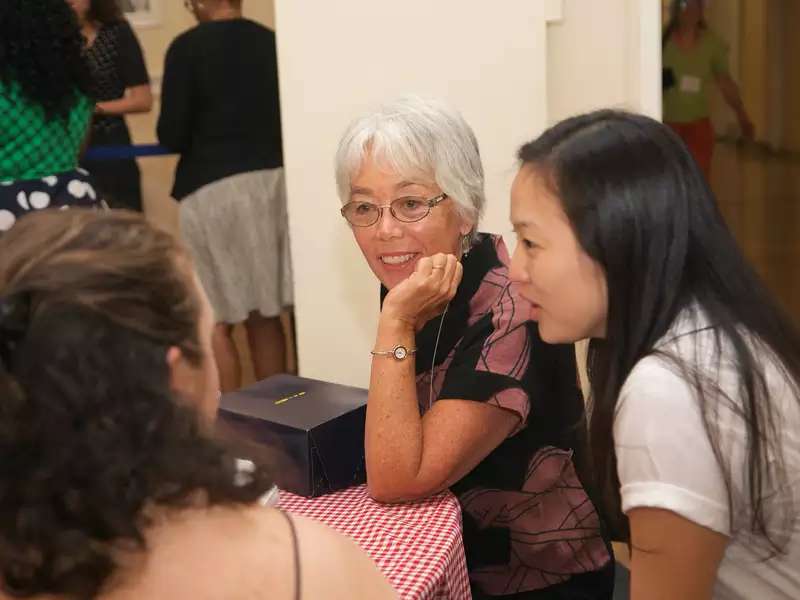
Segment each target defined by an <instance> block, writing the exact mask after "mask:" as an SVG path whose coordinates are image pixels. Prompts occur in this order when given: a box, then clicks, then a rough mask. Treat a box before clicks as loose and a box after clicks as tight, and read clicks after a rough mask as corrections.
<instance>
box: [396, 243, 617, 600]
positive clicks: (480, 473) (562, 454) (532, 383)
mask: <svg viewBox="0 0 800 600" xmlns="http://www.w3.org/2000/svg"><path fill="white" fill-rule="evenodd" d="M508 264H509V257H508V251H507V250H506V247H505V244H504V243H503V241H502V238H500V237H499V236H490V235H486V234H481V235H479V236H478V239H477V240H476V242H475V244H474V245H473V247H472V249H471V251H470V252H469V254H468V255H467V256H466V257H465V258H464V259H463V266H464V277H463V280H462V282H461V284H460V286H459V288H458V292H457V294H456V296H455V297H454V298H453V300H452V301H451V303H450V306H449V309H448V311H447V313H446V315H445V317H444V323H443V324H442V329H441V335H440V339H439V345H438V349H437V352H436V357H435V359H434V356H433V351H434V346H435V342H436V336H437V333H438V331H439V325H440V318H439V317H437V318H435V319H432V320H431V321H429V322H428V323H427V324H426V325H425V327H423V329H422V330H421V331H420V332H419V333H418V334H417V347H418V352H417V357H416V369H417V394H418V398H419V403H420V411H421V412H423V413H424V412H425V411H426V410H428V408H430V403H431V402H435V401H436V400H437V399H439V398H453V399H465V400H472V401H475V402H490V403H492V404H495V405H496V406H499V407H501V408H504V409H506V410H510V411H512V412H514V413H516V414H518V415H519V418H520V424H519V427H518V428H517V429H516V430H515V431H514V432H512V434H511V435H510V436H509V437H508V438H507V439H506V440H505V441H504V442H503V443H502V444H500V446H498V447H497V448H496V449H495V450H494V451H493V452H492V453H491V454H490V455H489V456H487V457H486V458H485V459H484V460H483V462H481V463H480V464H479V465H478V466H477V467H476V468H475V469H474V470H473V471H472V472H470V473H469V474H468V475H466V476H465V477H464V478H463V479H462V480H461V481H459V482H458V483H456V484H455V485H454V486H452V488H451V489H452V491H453V492H454V493H455V494H456V495H457V496H458V498H459V500H460V502H461V506H462V510H463V514H464V542H465V547H466V551H467V562H468V566H469V571H470V580H471V582H472V586H473V591H474V594H475V597H476V598H481V597H487V596H488V597H492V596H506V595H512V594H513V595H514V596H513V597H514V598H526V599H528V598H530V599H533V598H545V597H546V598H587V599H589V598H592V599H595V598H596V599H599V598H611V595H612V590H613V561H611V557H610V554H609V547H608V545H607V544H606V542H605V541H604V539H603V536H602V535H601V530H600V529H601V527H600V520H599V518H598V514H597V512H596V511H595V508H594V505H593V503H592V502H591V501H590V499H589V496H588V494H587V492H586V491H585V490H584V488H583V485H582V484H581V482H580V480H579V478H578V475H577V474H576V469H575V465H574V460H573V459H576V460H577V457H579V456H580V458H581V459H583V458H584V457H583V456H582V455H581V450H582V446H581V440H584V439H585V427H584V405H583V399H582V396H581V393H580V388H579V385H578V378H577V373H576V365H575V354H574V349H573V346H572V345H565V346H560V345H549V344H545V343H544V342H542V340H541V338H540V337H539V334H538V327H537V325H536V323H535V322H532V321H529V320H528V317H529V314H530V309H529V304H528V303H527V301H526V300H525V299H523V298H522V297H521V296H520V295H519V294H518V293H517V291H516V286H515V285H514V284H511V283H510V281H509V278H508ZM382 293H383V294H385V293H386V290H385V289H384V290H382ZM432 364H434V365H435V366H434V367H433V396H432V398H430V390H431V385H430V384H431V365H432Z"/></svg>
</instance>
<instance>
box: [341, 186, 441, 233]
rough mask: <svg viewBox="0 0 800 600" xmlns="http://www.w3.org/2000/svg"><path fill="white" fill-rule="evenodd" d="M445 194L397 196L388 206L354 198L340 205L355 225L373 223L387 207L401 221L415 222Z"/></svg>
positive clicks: (367, 225) (363, 225)
mask: <svg viewBox="0 0 800 600" xmlns="http://www.w3.org/2000/svg"><path fill="white" fill-rule="evenodd" d="M445 198H447V194H439V195H438V196H434V197H433V198H431V199H430V200H426V199H425V198H413V197H410V196H409V197H406V198H397V199H396V200H392V202H391V204H389V205H388V206H378V205H377V204H373V203H372V202H363V201H361V200H355V201H353V202H348V203H347V204H345V205H344V206H343V207H342V210H341V213H342V216H343V217H344V218H345V219H347V222H348V223H350V224H351V225H353V226H355V227H369V226H370V225H375V223H377V222H378V221H379V220H380V219H381V217H383V209H384V208H388V209H389V212H390V213H391V215H392V216H393V217H394V218H395V219H397V220H398V221H401V222H403V223H416V222H417V221H421V220H422V219H424V218H425V217H427V216H428V215H429V214H430V213H431V209H432V208H433V207H434V206H436V205H438V204H439V203H441V202H442V201H443V200H444V199H445Z"/></svg>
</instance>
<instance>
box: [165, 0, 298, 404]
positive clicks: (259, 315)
mask: <svg viewBox="0 0 800 600" xmlns="http://www.w3.org/2000/svg"><path fill="white" fill-rule="evenodd" d="M187 7H188V8H189V9H190V10H191V11H192V12H193V14H194V15H195V17H196V18H197V20H198V25H197V26H196V27H194V28H192V29H190V30H188V31H186V32H184V33H183V34H181V35H179V36H178V37H177V38H176V39H175V40H174V41H173V42H172V44H171V45H170V47H169V49H168V50H167V55H166V57H165V60H164V78H163V82H162V87H161V115H160V116H159V119H158V129H157V131H158V140H159V142H160V143H161V144H162V145H163V146H165V147H167V148H169V149H170V150H171V151H173V152H177V153H179V154H180V156H181V158H180V162H179V163H178V167H177V169H176V171H175V183H174V185H173V188H172V196H173V197H174V198H175V199H176V200H178V201H179V202H180V219H179V220H180V231H181V237H182V239H183V241H184V243H185V244H186V245H187V246H188V247H189V249H190V250H191V252H192V257H193V258H194V261H195V265H196V268H197V273H198V275H199V277H200V281H201V282H202V284H203V287H204V288H205V290H206V293H207V294H208V296H209V298H210V300H211V304H212V306H213V307H214V314H215V315H216V317H217V321H218V323H217V327H216V330H215V352H216V357H217V364H218V366H219V370H220V378H221V381H222V390H223V391H230V390H234V389H237V388H239V387H240V386H241V383H242V362H241V359H240V356H239V352H238V349H237V346H236V344H234V341H233V337H232V336H233V329H234V326H235V325H236V324H240V323H241V324H243V325H244V329H245V330H246V332H247V339H248V345H249V348H250V355H251V357H252V360H253V371H254V374H255V376H256V378H257V379H258V380H261V379H265V378H267V377H269V376H271V375H274V374H276V373H281V372H286V371H288V370H289V369H290V367H291V362H292V361H291V358H290V356H289V352H291V350H290V349H289V348H290V345H289V343H288V336H287V334H286V332H284V328H283V324H282V321H281V315H285V316H287V317H288V318H289V321H292V320H293V310H292V306H293V304H294V302H293V284H292V270H291V258H290V253H289V234H288V216H287V198H286V189H285V183H284V173H283V150H282V137H281V117H280V105H279V90H278V62H277V53H276V45H275V33H274V32H273V31H272V30H270V29H267V28H266V27H263V26H262V25H260V24H258V23H256V22H254V21H251V20H250V19H246V18H244V17H243V15H242V3H241V0H203V1H202V2H200V1H199V0H189V1H188V2H187ZM287 350H288V351H287Z"/></svg>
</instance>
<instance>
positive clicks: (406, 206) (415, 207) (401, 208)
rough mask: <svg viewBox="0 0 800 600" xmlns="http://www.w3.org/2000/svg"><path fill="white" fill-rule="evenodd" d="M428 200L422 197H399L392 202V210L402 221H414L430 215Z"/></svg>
mask: <svg viewBox="0 0 800 600" xmlns="http://www.w3.org/2000/svg"><path fill="white" fill-rule="evenodd" d="M430 210H431V209H430V207H429V206H428V202H427V201H426V200H424V199H422V198H398V199H397V200H395V201H394V202H392V212H394V215H395V216H396V217H397V218H398V219H400V220H401V221H406V222H408V223H413V222H414V221H419V220H420V219H424V218H425V217H427V216H428V213H429V212H430Z"/></svg>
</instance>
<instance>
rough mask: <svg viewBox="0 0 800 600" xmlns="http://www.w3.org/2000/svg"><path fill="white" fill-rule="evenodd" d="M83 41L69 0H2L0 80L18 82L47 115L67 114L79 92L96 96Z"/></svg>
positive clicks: (5, 82) (51, 116)
mask: <svg viewBox="0 0 800 600" xmlns="http://www.w3.org/2000/svg"><path fill="white" fill-rule="evenodd" d="M84 46H85V41H84V39H83V36H82V35H81V31H80V28H79V27H78V22H77V20H76V18H75V14H74V12H73V10H72V8H70V6H69V4H67V3H66V2H65V0H3V1H2V2H0V80H1V81H2V82H3V84H4V85H10V84H11V83H12V82H16V83H18V84H19V86H20V88H21V90H22V93H23V94H24V95H25V96H26V97H27V98H28V99H29V100H30V101H31V102H34V103H36V104H39V105H41V106H42V107H44V110H45V113H46V115H47V116H48V118H54V117H64V116H66V115H67V114H68V113H69V111H70V110H71V109H72V107H73V106H75V103H76V102H77V101H78V94H79V93H82V94H84V95H87V96H90V95H91V89H92V83H91V75H90V72H89V66H88V64H87V62H86V57H85V54H84Z"/></svg>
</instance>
